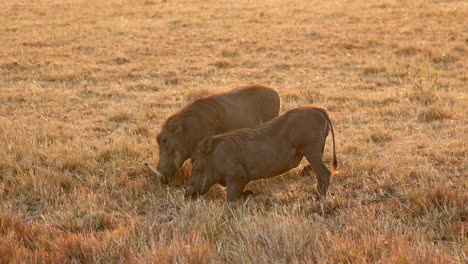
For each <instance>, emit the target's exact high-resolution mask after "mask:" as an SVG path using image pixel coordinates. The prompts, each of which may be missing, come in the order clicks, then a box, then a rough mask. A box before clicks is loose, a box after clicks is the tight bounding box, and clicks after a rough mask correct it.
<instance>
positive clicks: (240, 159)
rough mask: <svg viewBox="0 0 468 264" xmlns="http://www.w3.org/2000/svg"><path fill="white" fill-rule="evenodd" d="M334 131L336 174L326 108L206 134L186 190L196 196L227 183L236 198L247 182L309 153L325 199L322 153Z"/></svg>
mask: <svg viewBox="0 0 468 264" xmlns="http://www.w3.org/2000/svg"><path fill="white" fill-rule="evenodd" d="M330 129H331V131H332V138H333V171H334V172H335V171H336V167H337V160H336V154H335V135H334V132H333V126H332V124H331V121H330V118H329V117H328V114H327V112H326V110H325V109H323V108H319V107H300V108H295V109H293V110H290V111H288V112H287V113H285V114H284V115H281V116H279V117H277V118H275V119H273V120H272V121H270V122H268V123H265V124H263V125H260V126H258V127H256V128H255V129H238V130H234V131H230V132H227V133H225V134H221V135H216V136H211V137H208V138H206V139H204V140H203V141H202V142H201V143H200V144H199V145H198V147H197V150H196V151H195V153H194V154H193V156H192V179H191V180H190V182H189V183H188V184H187V186H186V187H185V194H186V196H187V197H191V198H195V197H197V196H198V195H201V194H204V193H206V192H207V191H208V190H209V189H210V187H211V186H213V185H214V184H216V183H219V184H221V185H223V186H226V187H227V200H228V201H232V200H236V199H238V198H239V197H240V196H241V195H242V194H243V190H244V187H245V185H246V184H247V183H248V182H249V181H252V180H258V179H263V178H269V177H273V176H276V175H280V174H282V173H284V172H286V171H289V170H290V169H292V168H295V167H297V166H298V165H299V163H300V162H301V160H302V158H303V157H304V156H305V157H306V158H307V161H308V162H309V163H310V166H311V169H312V171H313V172H315V174H316V175H317V179H318V187H317V191H318V194H319V195H320V197H325V195H326V193H327V189H328V184H329V182H330V175H331V172H330V171H329V170H328V169H327V167H326V166H325V164H324V162H323V160H322V156H323V150H324V148H325V140H326V138H327V135H328V132H329V130H330Z"/></svg>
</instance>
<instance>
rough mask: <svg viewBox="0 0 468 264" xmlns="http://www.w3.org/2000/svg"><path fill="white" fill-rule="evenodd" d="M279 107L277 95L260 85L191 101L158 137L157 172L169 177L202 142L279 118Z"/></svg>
mask: <svg viewBox="0 0 468 264" xmlns="http://www.w3.org/2000/svg"><path fill="white" fill-rule="evenodd" d="M279 103H280V102H279V96H278V94H277V93H276V92H275V91H274V90H273V89H271V88H269V87H267V86H263V85H249V86H243V87H240V88H237V89H234V90H231V91H229V92H227V93H222V94H216V95H212V96H208V97H204V98H200V99H197V100H195V101H193V102H192V103H191V104H189V105H187V106H186V107H184V108H183V109H181V110H180V111H178V112H177V113H175V114H174V115H172V116H171V117H169V118H168V119H167V121H166V122H165V123H164V125H163V127H162V129H161V133H160V134H159V135H158V136H157V141H158V144H159V151H160V153H159V158H160V159H159V164H158V171H160V172H161V173H162V174H164V175H166V176H168V177H172V176H173V175H174V174H175V172H176V171H177V170H178V169H179V168H180V167H181V165H182V163H183V162H184V161H185V160H187V159H188V158H190V156H191V154H192V153H193V151H194V150H195V148H196V146H197V145H198V143H199V142H200V141H201V140H202V139H204V138H206V137H208V136H213V135H216V134H221V133H225V132H227V131H231V130H234V129H239V128H246V127H255V126H257V125H259V124H262V123H264V122H267V121H269V120H271V119H272V118H274V117H276V116H277V115H278V113H279V106H280V105H279Z"/></svg>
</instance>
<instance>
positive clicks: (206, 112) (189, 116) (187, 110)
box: [164, 96, 224, 129]
mask: <svg viewBox="0 0 468 264" xmlns="http://www.w3.org/2000/svg"><path fill="white" fill-rule="evenodd" d="M222 112H224V108H223V106H222V105H221V103H220V102H219V99H216V98H213V96H209V97H204V98H198V99H195V101H193V103H191V104H189V105H188V106H186V107H184V108H182V109H181V110H179V111H178V112H177V113H175V114H174V115H172V116H171V117H169V119H167V121H166V123H165V124H164V127H165V128H168V129H174V128H175V127H176V126H178V125H180V123H181V121H182V120H193V119H196V120H197V121H201V122H209V123H211V124H222V123H223V120H222V119H221V115H220V113H222Z"/></svg>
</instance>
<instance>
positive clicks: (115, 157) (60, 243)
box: [0, 0, 468, 263]
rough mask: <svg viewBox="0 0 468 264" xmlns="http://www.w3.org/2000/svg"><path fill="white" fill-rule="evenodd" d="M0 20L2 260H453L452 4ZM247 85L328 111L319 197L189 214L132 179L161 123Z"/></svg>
mask: <svg viewBox="0 0 468 264" xmlns="http://www.w3.org/2000/svg"><path fill="white" fill-rule="evenodd" d="M0 6H1V8H0V33H1V37H0V47H1V48H0V263H23V262H25V263H29V262H31V263H121V262H125V263H366V262H367V263H376V262H379V263H466V262H467V261H468V258H467V251H468V244H467V242H468V240H467V238H468V224H467V223H468V208H467V206H468V198H467V194H466V193H467V188H468V180H467V165H468V161H467V149H468V146H467V142H468V126H467V124H468V122H467V116H468V107H467V106H468V101H467V96H468V94H467V90H468V64H467V63H466V62H467V61H468V32H467V29H466V23H463V21H466V17H467V16H468V4H467V3H466V1H413V2H411V1H409V2H408V1H394V0H377V1H362V0H359V1H358V0H357V1H344V0H333V1H312V2H311V1H295V0H293V1H278V0H273V1H244V0H239V1H214V0H208V1H159V0H153V1H90V0H77V1H66V0H48V1H5V0H0ZM250 83H263V84H268V85H271V86H272V87H274V88H276V89H277V90H278V91H279V93H280V95H281V99H282V112H284V111H285V110H288V109H290V108H293V107H295V106H299V105H310V104H313V105H321V106H324V107H326V108H327V109H328V110H329V112H330V116H331V118H332V120H333V121H334V126H335V129H336V135H337V151H338V159H339V173H338V174H336V175H334V176H333V178H332V181H331V185H330V189H329V192H330V195H329V197H328V199H327V201H326V202H323V203H319V202H317V201H314V199H313V195H312V194H313V190H314V188H315V187H314V186H315V182H316V181H315V177H305V176H300V175H299V173H298V172H299V170H294V171H292V172H289V173H287V174H285V175H283V176H281V177H277V178H273V179H268V180H262V181H259V182H255V183H253V184H250V185H249V186H248V188H250V189H252V190H254V191H255V192H256V193H257V195H256V196H254V197H251V198H249V199H248V200H247V201H244V202H238V203H232V204H226V203H225V202H224V190H223V189H221V188H219V187H217V188H213V190H211V191H210V192H209V194H208V195H206V196H205V197H203V198H201V199H199V200H196V201H185V200H184V199H183V193H182V190H181V188H180V186H181V185H182V184H183V183H184V181H185V180H186V177H183V176H181V177H179V178H178V179H175V180H174V182H173V183H172V184H171V185H170V186H160V185H158V184H157V183H156V182H154V178H153V175H152V174H151V172H150V171H148V170H147V169H146V168H145V167H144V166H143V162H145V161H148V162H151V163H153V164H155V163H156V161H157V159H158V157H157V156H155V155H157V152H156V151H155V148H156V141H155V135H156V134H157V132H158V131H159V128H160V125H161V123H162V122H163V121H164V120H165V118H167V117H168V116H169V115H170V114H171V113H173V112H174V111H176V110H177V109H178V108H180V107H181V106H183V105H185V104H186V103H187V101H189V100H192V99H193V98H196V97H197V96H200V95H204V94H207V93H213V92H219V91H225V90H228V89H231V88H233V87H235V86H238V85H244V84H250ZM329 141H330V140H329ZM328 143H330V142H328ZM328 143H327V144H328ZM330 154H331V151H330V145H327V149H326V155H325V156H326V159H327V160H328V161H329V160H330ZM266 158H267V157H266ZM327 164H329V162H328V163H327Z"/></svg>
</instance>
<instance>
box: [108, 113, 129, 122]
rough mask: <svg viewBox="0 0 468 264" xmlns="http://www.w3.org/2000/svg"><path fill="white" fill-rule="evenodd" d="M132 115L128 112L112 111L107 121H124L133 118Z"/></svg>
mask: <svg viewBox="0 0 468 264" xmlns="http://www.w3.org/2000/svg"><path fill="white" fill-rule="evenodd" d="M134 118H135V117H134V116H133V114H132V113H129V112H120V113H114V114H112V115H111V116H110V117H109V119H108V120H109V121H111V122H115V123H125V122H129V121H132V120H134Z"/></svg>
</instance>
